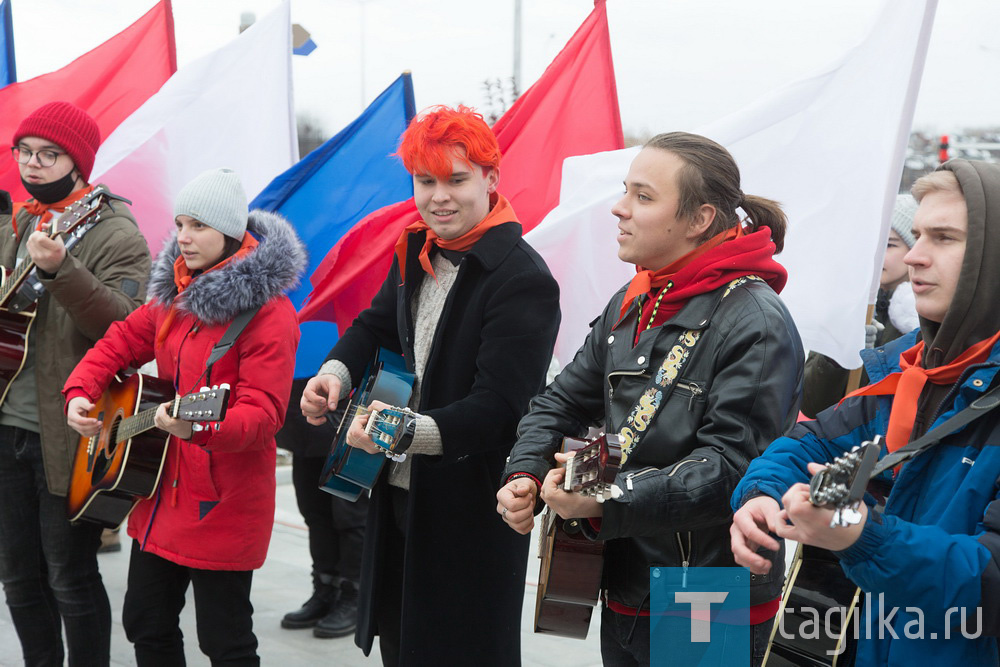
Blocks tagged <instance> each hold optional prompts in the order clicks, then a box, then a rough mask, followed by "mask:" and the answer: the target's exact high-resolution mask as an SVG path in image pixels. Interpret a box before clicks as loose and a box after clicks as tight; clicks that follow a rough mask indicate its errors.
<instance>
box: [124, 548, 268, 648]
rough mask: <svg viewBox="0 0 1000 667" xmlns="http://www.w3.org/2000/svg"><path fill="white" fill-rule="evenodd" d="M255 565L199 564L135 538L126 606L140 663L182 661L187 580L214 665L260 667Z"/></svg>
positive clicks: (201, 641) (203, 645) (203, 643)
mask: <svg viewBox="0 0 1000 667" xmlns="http://www.w3.org/2000/svg"><path fill="white" fill-rule="evenodd" d="M252 579H253V571H250V570H247V571H228V570H198V569H195V568H190V567H184V566H182V565H177V564H176V563H172V562H170V561H168V560H166V559H164V558H160V557H159V556H155V555H153V554H150V553H146V552H144V551H140V550H139V541H138V540H133V541H132V555H131V559H130V561H129V569H128V590H127V591H126V592H125V605H124V608H123V610H122V625H124V626H125V634H126V636H127V637H128V639H129V641H130V642H132V644H133V645H134V646H135V659H136V663H137V664H138V665H139V667H161V666H162V667H180V666H183V665H184V664H185V661H184V638H183V635H182V633H181V629H180V626H179V620H180V613H181V610H182V609H183V608H184V602H185V600H184V596H185V593H186V592H187V588H188V584H191V585H192V587H193V588H194V608H195V619H196V626H197V628H198V647H199V648H200V649H201V652H202V653H204V654H205V655H207V656H208V657H209V658H210V659H211V661H212V665H227V666H233V667H237V666H238V667H243V666H246V667H257V666H258V665H260V658H259V657H258V656H257V637H256V636H255V635H254V633H253V605H251V604H250V585H251V582H252Z"/></svg>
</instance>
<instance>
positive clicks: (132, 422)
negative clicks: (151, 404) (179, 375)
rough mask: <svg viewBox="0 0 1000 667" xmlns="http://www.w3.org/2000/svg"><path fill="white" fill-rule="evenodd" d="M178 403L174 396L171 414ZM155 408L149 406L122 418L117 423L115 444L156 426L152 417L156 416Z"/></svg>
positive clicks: (178, 400) (174, 411)
mask: <svg viewBox="0 0 1000 667" xmlns="http://www.w3.org/2000/svg"><path fill="white" fill-rule="evenodd" d="M179 404H180V399H179V398H175V399H174V400H173V407H172V408H171V409H170V413H171V414H173V415H175V416H176V414H177V407H178V405H179ZM156 410H157V408H150V409H148V410H143V411H142V412H140V413H138V414H135V415H133V416H131V417H128V418H126V419H123V420H122V421H121V423H120V424H119V425H118V432H117V434H116V435H115V444H120V443H122V442H125V441H126V440H128V439H129V438H134V437H135V436H137V435H140V434H142V433H145V432H146V431H149V430H151V429H153V428H156V424H155V423H154V421H153V418H154V417H155V416H156Z"/></svg>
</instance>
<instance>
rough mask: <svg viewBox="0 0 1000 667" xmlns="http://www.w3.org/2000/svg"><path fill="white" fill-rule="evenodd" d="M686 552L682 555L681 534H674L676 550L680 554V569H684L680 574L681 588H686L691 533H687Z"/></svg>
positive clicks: (682, 543) (689, 561) (689, 562)
mask: <svg viewBox="0 0 1000 667" xmlns="http://www.w3.org/2000/svg"><path fill="white" fill-rule="evenodd" d="M687 535H688V550H687V553H686V554H685V553H684V542H683V541H681V534H680V533H674V536H675V537H676V538H677V548H678V549H680V552H681V567H683V568H684V572H683V573H682V574H681V588H687V585H688V566H689V565H690V564H691V531H690V530H689V531H688V534H687Z"/></svg>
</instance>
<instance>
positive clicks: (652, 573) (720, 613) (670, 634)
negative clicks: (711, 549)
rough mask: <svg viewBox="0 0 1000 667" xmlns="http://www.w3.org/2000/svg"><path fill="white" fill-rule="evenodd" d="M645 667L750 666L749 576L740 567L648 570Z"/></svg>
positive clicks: (751, 651)
mask: <svg viewBox="0 0 1000 667" xmlns="http://www.w3.org/2000/svg"><path fill="white" fill-rule="evenodd" d="M649 590H650V616H649V630H650V664H653V665H671V667H682V666H683V667H695V666H698V667H707V666H709V665H711V666H713V667H714V666H718V667H740V666H743V665H747V666H749V665H750V662H751V659H752V653H753V645H752V644H753V638H752V629H753V626H752V625H751V623H750V621H751V616H750V606H751V605H750V571H749V570H746V569H744V568H742V567H652V568H650V569H649Z"/></svg>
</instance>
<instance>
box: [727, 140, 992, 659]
mask: <svg viewBox="0 0 1000 667" xmlns="http://www.w3.org/2000/svg"><path fill="white" fill-rule="evenodd" d="M913 194H914V196H915V197H916V198H917V200H918V201H919V202H920V207H919V209H918V211H917V214H916V217H915V219H914V221H913V234H914V236H915V237H916V243H915V244H914V246H913V248H912V249H911V250H910V251H909V253H907V255H906V257H905V260H904V261H905V262H906V263H907V265H908V267H909V275H910V279H911V281H912V283H913V291H914V293H915V295H916V305H917V311H918V313H919V314H920V323H921V327H920V329H919V330H917V331H914V332H912V333H910V334H909V335H907V336H904V337H903V338H900V339H898V340H897V341H894V342H893V343H891V344H889V345H887V346H885V347H883V348H877V349H875V350H870V351H865V352H863V354H864V355H865V367H866V369H867V371H868V375H869V377H870V378H871V380H872V381H873V383H874V384H872V385H871V386H869V387H867V388H865V389H862V390H860V391H858V392H855V393H854V394H852V395H850V396H849V397H848V398H846V399H845V400H844V401H842V402H841V403H840V404H839V405H838V406H834V407H832V408H829V409H827V410H825V411H824V412H821V413H820V414H819V415H818V416H817V419H816V421H811V422H803V423H800V424H798V425H797V426H796V427H795V428H794V429H793V430H792V431H790V432H789V434H788V436H786V437H784V438H780V439H778V440H777V441H775V442H774V443H773V444H772V445H771V446H770V447H769V448H768V449H767V452H766V453H765V454H764V456H763V457H761V458H758V459H756V460H754V461H753V462H752V463H751V464H750V467H749V469H748V471H747V474H746V476H745V477H744V478H743V480H742V482H741V483H740V485H739V486H738V487H737V488H736V491H735V493H734V494H733V509H734V510H735V511H736V513H735V515H734V518H733V525H732V529H731V535H732V548H733V554H734V556H735V558H736V561H737V562H738V563H740V564H741V565H744V566H746V567H748V568H750V570H751V571H753V572H756V573H762V572H766V571H767V570H768V569H769V568H770V563H769V561H768V560H767V559H765V558H763V557H761V556H760V555H758V554H757V553H756V551H757V550H758V549H759V548H764V549H777V548H778V541H777V540H776V539H774V538H773V537H772V536H771V535H769V533H771V534H772V535H777V536H778V537H779V538H785V539H792V540H796V541H799V542H802V543H805V544H810V545H814V546H818V547H822V548H826V549H830V550H832V551H834V552H835V553H836V555H837V556H838V557H839V558H840V562H841V565H842V567H843V569H844V571H845V572H846V574H847V576H848V577H849V578H850V579H851V580H852V581H854V582H855V583H857V584H858V585H859V586H860V587H861V588H862V589H863V590H864V591H865V592H866V593H867V594H868V596H869V598H870V599H871V600H872V602H873V603H872V604H871V605H867V606H866V608H865V616H863V617H862V619H861V628H862V632H861V638H860V642H859V644H858V658H857V661H856V664H857V665H914V664H926V665H930V664H934V665H944V664H948V665H958V664H961V665H996V664H997V661H998V651H997V640H996V637H997V636H998V634H1000V567H998V559H1000V503H998V502H995V501H996V500H997V498H998V495H1000V493H998V480H1000V448H998V447H996V446H994V445H997V444H1000V411H994V412H989V413H988V414H987V415H986V416H984V417H982V418H980V419H978V420H976V421H973V422H972V423H971V424H969V425H968V426H967V427H965V428H963V429H961V430H959V431H958V432H957V433H954V434H950V435H948V436H947V437H944V438H943V439H942V440H941V442H940V443H939V444H937V445H935V446H933V447H931V448H930V449H928V450H925V451H924V452H923V453H921V454H919V455H918V456H916V457H915V458H913V459H912V460H910V461H909V462H907V463H906V464H905V465H903V466H902V468H901V469H899V470H898V471H897V472H895V473H892V472H890V471H887V472H886V473H884V476H885V477H886V479H887V480H889V481H891V482H892V490H891V493H890V494H889V496H888V500H887V504H886V507H885V511H884V513H879V512H875V511H873V510H869V508H867V507H866V506H865V505H864V504H862V506H861V508H860V511H861V519H860V521H859V522H858V523H857V524H855V525H849V526H845V527H839V526H838V527H831V526H830V522H831V515H832V512H831V511H830V510H826V509H820V508H817V507H814V506H813V505H812V504H811V503H810V502H809V488H808V486H807V485H806V482H808V480H809V476H810V474H812V473H815V472H816V471H817V470H818V469H820V466H819V465H818V463H825V462H829V461H831V460H833V459H834V458H835V457H837V456H840V455H842V454H843V453H844V452H846V451H848V450H850V449H851V448H852V447H853V446H856V445H859V444H860V443H861V442H863V441H865V440H870V439H871V438H873V437H874V436H875V435H878V434H881V435H885V436H886V445H885V448H884V451H883V452H882V455H885V453H886V451H889V452H891V451H895V450H897V449H898V448H900V447H902V446H903V445H905V444H906V443H907V442H908V441H912V440H915V439H916V438H919V437H920V436H922V435H924V434H925V433H926V432H928V431H929V430H930V429H932V428H934V427H935V426H936V425H937V424H939V423H942V422H943V421H944V420H946V419H948V418H949V417H951V416H952V415H955V414H957V413H958V412H959V411H961V410H963V409H964V408H965V407H967V406H968V405H969V404H970V403H971V402H972V401H974V400H975V399H976V398H978V397H979V396H981V395H983V394H984V393H985V392H987V391H988V390H989V389H990V388H991V386H994V385H995V384H996V381H997V374H998V371H1000V346H998V345H997V341H998V339H1000V309H997V308H996V299H997V286H998V285H1000V268H998V267H1000V165H995V164H987V163H983V162H970V161H966V160H951V161H949V162H947V163H946V164H944V165H942V166H941V167H940V168H939V169H938V170H937V171H936V172H934V173H932V174H929V175H927V176H925V177H923V178H921V179H920V180H918V181H917V183H916V184H914V186H913ZM879 602H881V604H879ZM869 617H870V618H869ZM868 628H871V630H870V631H868V630H867V629H868Z"/></svg>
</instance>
